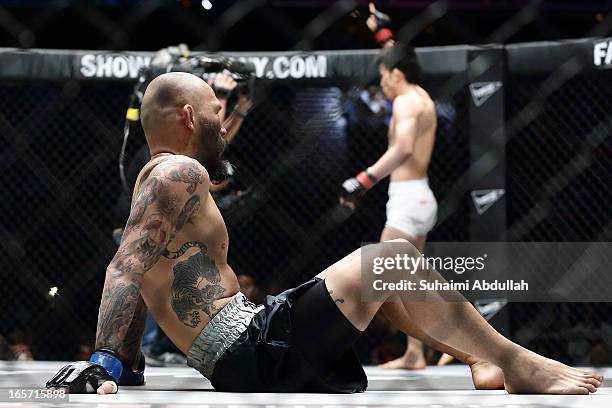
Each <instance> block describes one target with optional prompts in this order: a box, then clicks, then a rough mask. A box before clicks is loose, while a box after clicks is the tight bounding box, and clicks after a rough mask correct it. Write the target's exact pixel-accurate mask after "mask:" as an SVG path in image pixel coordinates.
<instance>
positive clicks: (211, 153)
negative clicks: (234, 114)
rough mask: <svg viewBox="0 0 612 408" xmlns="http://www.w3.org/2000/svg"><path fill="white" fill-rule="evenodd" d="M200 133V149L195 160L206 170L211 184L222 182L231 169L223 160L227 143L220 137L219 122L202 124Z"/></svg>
mask: <svg viewBox="0 0 612 408" xmlns="http://www.w3.org/2000/svg"><path fill="white" fill-rule="evenodd" d="M201 129H202V130H201V132H200V149H199V151H198V155H197V156H198V157H196V159H197V160H198V161H199V162H200V163H201V164H202V166H204V167H205V168H206V170H207V171H208V176H209V177H210V181H211V182H212V183H213V184H219V183H221V182H222V181H224V180H225V179H226V178H227V176H228V172H229V168H230V167H231V165H230V163H229V161H227V160H224V159H223V151H224V150H225V147H226V145H227V143H226V142H225V139H223V137H221V122H216V123H210V122H203V123H202V126H201Z"/></svg>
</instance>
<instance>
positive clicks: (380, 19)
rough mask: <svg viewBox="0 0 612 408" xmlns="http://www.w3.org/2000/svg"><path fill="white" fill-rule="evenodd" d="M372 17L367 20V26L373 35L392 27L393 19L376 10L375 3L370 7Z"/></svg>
mask: <svg viewBox="0 0 612 408" xmlns="http://www.w3.org/2000/svg"><path fill="white" fill-rule="evenodd" d="M368 8H369V10H370V16H369V17H368V19H367V20H366V25H367V26H368V28H369V29H370V31H372V32H373V33H375V32H377V31H378V30H380V29H381V28H388V27H389V26H390V25H391V17H389V15H388V14H385V13H382V12H380V11H378V10H376V6H375V5H374V3H370V4H369V5H368Z"/></svg>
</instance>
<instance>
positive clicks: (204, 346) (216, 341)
mask: <svg viewBox="0 0 612 408" xmlns="http://www.w3.org/2000/svg"><path fill="white" fill-rule="evenodd" d="M262 309H263V305H259V306H256V305H255V304H254V303H252V302H250V301H249V300H248V299H247V297H246V296H245V295H244V294H242V293H241V292H238V293H237V294H236V295H235V296H234V298H233V299H232V300H230V301H229V303H228V304H227V305H225V306H224V307H223V309H221V310H220V311H219V312H218V313H217V314H216V315H215V317H213V318H212V320H211V321H210V322H208V324H207V325H206V326H205V327H204V329H202V331H201V332H200V334H199V335H198V337H196V339H195V340H194V341H193V344H192V345H191V348H190V349H189V351H188V352H187V365H188V366H190V367H193V368H195V369H196V370H198V371H199V372H200V373H202V375H203V376H204V377H206V378H208V379H210V378H211V376H212V373H213V371H214V369H215V364H216V363H217V360H219V358H220V357H221V356H222V355H223V353H225V351H226V350H227V349H228V348H229V347H230V346H231V345H232V344H233V343H234V342H235V341H236V340H237V339H238V337H240V335H241V334H242V333H243V332H244V331H245V330H246V329H247V328H248V326H249V324H250V323H251V320H252V319H253V316H255V315H256V314H257V313H258V312H259V311H260V310H262Z"/></svg>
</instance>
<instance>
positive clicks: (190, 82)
mask: <svg viewBox="0 0 612 408" xmlns="http://www.w3.org/2000/svg"><path fill="white" fill-rule="evenodd" d="M217 103H218V101H217V98H216V97H215V94H214V92H213V90H212V89H211V87H210V86H208V84H206V82H204V81H203V80H202V79H201V78H198V77H197V76H195V75H192V74H188V73H186V72H169V73H166V74H163V75H160V76H158V77H157V78H155V79H154V80H153V81H151V83H150V84H149V86H147V89H146V91H145V94H144V97H143V99H142V106H141V108H140V121H141V123H142V127H143V129H144V132H145V135H146V137H147V141H148V142H149V146H150V147H151V148H152V149H153V148H154V145H155V144H157V143H160V142H161V143H164V144H166V143H172V140H166V139H168V138H172V137H173V136H179V135H180V133H182V132H183V131H184V130H187V129H188V128H189V123H188V122H189V120H190V118H189V116H190V115H191V116H192V117H191V120H192V121H193V120H194V118H193V116H195V115H200V114H203V115H206V114H209V113H213V114H214V113H215V112H214V111H215V108H216V106H215V105H216V104H217Z"/></svg>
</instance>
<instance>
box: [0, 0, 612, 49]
mask: <svg viewBox="0 0 612 408" xmlns="http://www.w3.org/2000/svg"><path fill="white" fill-rule="evenodd" d="M211 3H212V5H213V7H212V9H211V10H205V9H204V8H203V7H202V6H201V4H200V1H196V0H190V1H186V0H184V1H136V0H134V1H128V0H124V1H120V0H117V1H111V0H109V1H6V0H4V1H0V7H2V9H1V12H0V22H1V23H4V24H0V25H4V30H0V44H1V45H2V46H5V47H36V48H60V49H61V48H68V49H108V50H151V51H152V50H157V49H160V48H163V47H166V46H168V45H170V44H178V43H181V42H182V43H186V44H187V45H188V46H190V47H191V48H193V49H197V50H211V51H212V50H224V51H230V50H231V51H255V50H258V51H271V50H287V49H291V48H294V47H296V45H298V44H299V45H300V46H299V47H298V48H300V49H354V48H370V47H374V46H375V43H374V41H373V40H372V38H371V35H370V34H369V32H368V31H367V29H366V27H365V25H364V21H365V18H366V16H367V15H366V14H365V11H366V6H367V2H366V1H345V2H335V1H292V0H286V1H283V0H268V1H266V0H254V1H251V2H241V1H221V0H211ZM432 3H436V2H431V1H399V0H395V1H393V0H387V1H378V2H376V4H377V5H378V6H379V9H380V10H382V11H384V12H387V13H390V14H392V16H393V22H394V26H396V27H401V26H402V25H403V24H404V23H405V22H408V21H410V20H411V19H412V18H414V17H415V16H418V15H422V14H423V13H424V9H425V8H426V7H427V6H429V5H431V4H432ZM437 3H442V2H437ZM446 4H447V6H448V9H449V12H448V13H445V14H444V15H443V16H442V17H441V18H439V19H437V20H435V21H433V22H431V24H426V26H425V27H423V30H421V31H420V32H419V33H418V34H417V35H416V37H415V38H414V40H413V44H414V45H415V46H433V45H448V44H464V43H483V42H487V41H488V36H489V35H490V34H491V33H493V32H494V31H495V30H496V29H497V28H499V27H500V26H501V25H502V24H503V23H504V22H506V21H508V19H509V18H510V17H512V16H514V15H515V14H516V13H517V12H518V11H519V10H521V9H523V8H524V7H525V6H528V5H531V4H535V5H538V6H537V10H538V13H537V15H535V16H534V17H533V18H532V19H531V21H527V22H526V24H524V25H523V24H521V25H522V28H521V29H520V30H518V31H517V32H516V33H515V34H513V35H511V36H509V37H508V38H507V39H505V42H522V41H544V40H558V39H564V38H575V37H581V36H584V35H585V33H586V32H587V31H588V30H589V28H591V27H592V26H593V25H594V24H595V23H596V22H597V21H599V20H601V19H602V17H603V15H605V14H606V12H607V11H608V10H610V7H611V4H612V2H610V1H540V2H533V1H531V2H530V1H517V0H514V1H510V0H507V1H492V0H489V1H487V0H480V1H477V0H474V1H449V2H446ZM352 5H356V6H358V7H357V8H356V10H357V12H356V13H330V12H329V10H330V7H332V9H333V8H334V7H336V8H338V9H345V8H346V9H347V10H351V9H352ZM228 11H229V13H227V12H228ZM326 13H327V14H326ZM330 14H331V16H332V18H331V20H330V22H331V23H332V24H331V25H330V26H329V27H328V28H327V29H324V30H323V31H322V33H321V34H320V35H318V36H317V37H316V38H314V39H312V41H307V42H306V43H304V42H303V40H304V38H305V37H308V32H309V31H308V30H307V26H308V24H309V23H310V22H311V21H313V19H315V17H318V16H321V15H330ZM221 17H222V18H221ZM7 27H10V28H7ZM24 31H25V32H26V34H24ZM219 33H222V35H220V34H219Z"/></svg>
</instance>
